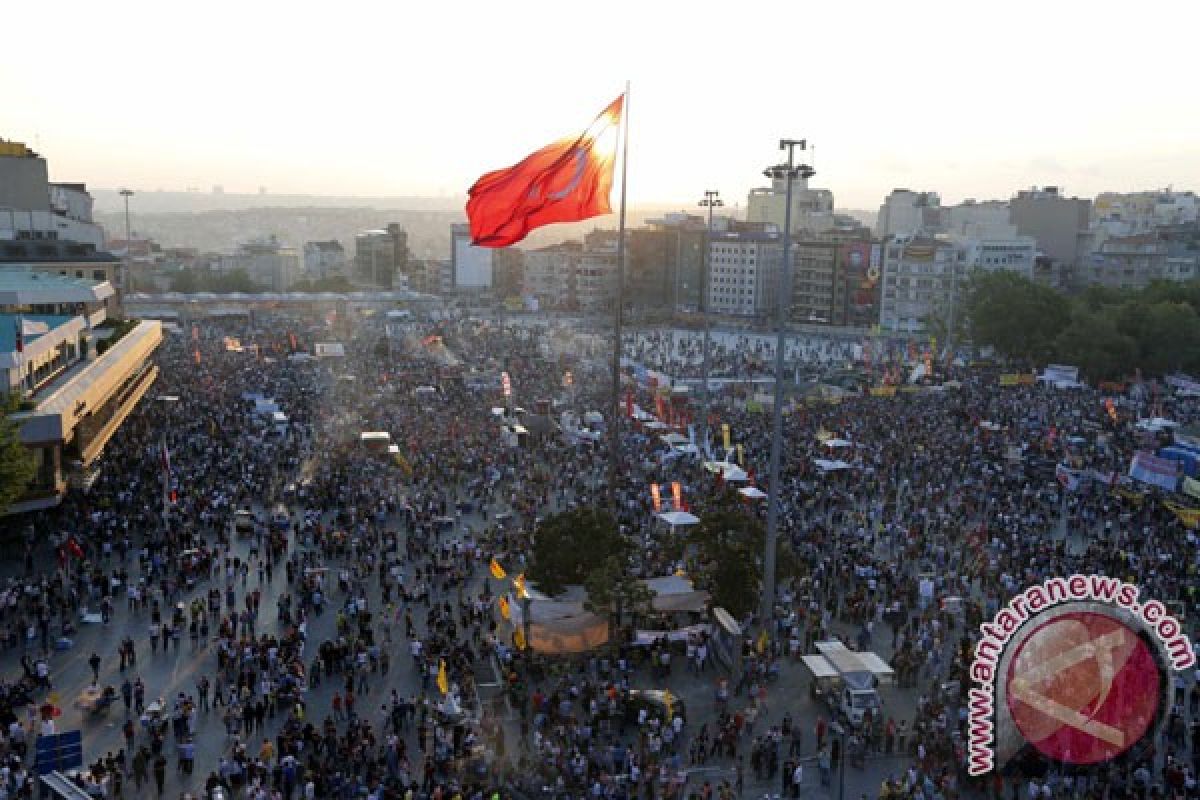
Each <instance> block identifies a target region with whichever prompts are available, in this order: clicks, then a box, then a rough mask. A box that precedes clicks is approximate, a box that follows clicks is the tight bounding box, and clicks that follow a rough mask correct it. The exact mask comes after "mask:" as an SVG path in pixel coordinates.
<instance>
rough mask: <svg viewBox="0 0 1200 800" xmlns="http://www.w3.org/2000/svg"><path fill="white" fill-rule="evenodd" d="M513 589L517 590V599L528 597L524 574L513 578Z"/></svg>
mask: <svg viewBox="0 0 1200 800" xmlns="http://www.w3.org/2000/svg"><path fill="white" fill-rule="evenodd" d="M513 588H514V589H516V590H517V597H528V596H529V592H528V591H526V590H525V573H524V572H522V573H521V574H520V575H518V576H517V577H515V578H513Z"/></svg>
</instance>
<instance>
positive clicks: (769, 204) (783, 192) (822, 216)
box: [746, 178, 837, 235]
mask: <svg viewBox="0 0 1200 800" xmlns="http://www.w3.org/2000/svg"><path fill="white" fill-rule="evenodd" d="M786 211H787V180H786V179H785V178H775V179H773V180H772V181H771V185H770V186H769V187H766V188H758V189H751V190H750V195H749V197H748V198H747V202H746V221H747V222H749V223H758V224H770V225H774V226H775V227H776V228H778V229H779V230H783V226H784V215H785V212H786ZM836 224H837V221H836V219H835V216H834V213H833V192H831V191H829V190H828V189H811V188H809V186H808V179H807V178H800V179H797V180H793V181H792V233H793V234H799V235H804V234H805V233H810V234H812V233H820V232H821V231H825V230H828V229H829V228H832V227H833V226H834V225H836Z"/></svg>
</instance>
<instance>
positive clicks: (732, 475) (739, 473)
mask: <svg viewBox="0 0 1200 800" xmlns="http://www.w3.org/2000/svg"><path fill="white" fill-rule="evenodd" d="M723 477H724V478H725V480H726V482H728V483H741V482H742V481H746V480H749V479H750V476H749V475H748V474H747V473H746V470H744V469H742V468H741V467H731V468H729V469H727V470H725V474H724V476H723Z"/></svg>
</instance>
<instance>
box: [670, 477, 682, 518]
mask: <svg viewBox="0 0 1200 800" xmlns="http://www.w3.org/2000/svg"><path fill="white" fill-rule="evenodd" d="M671 501H672V502H673V503H674V504H675V510H676V511H683V484H681V483H680V482H679V481H674V482H672V483H671Z"/></svg>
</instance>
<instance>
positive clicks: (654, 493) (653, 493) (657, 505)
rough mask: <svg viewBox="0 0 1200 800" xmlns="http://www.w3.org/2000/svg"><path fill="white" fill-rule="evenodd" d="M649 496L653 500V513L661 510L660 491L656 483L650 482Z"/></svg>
mask: <svg viewBox="0 0 1200 800" xmlns="http://www.w3.org/2000/svg"><path fill="white" fill-rule="evenodd" d="M650 497H651V498H653V500H654V513H655V514H657V513H658V512H660V511H662V493H661V492H660V491H659V489H658V484H657V483H652V484H650Z"/></svg>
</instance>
